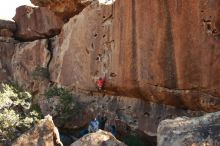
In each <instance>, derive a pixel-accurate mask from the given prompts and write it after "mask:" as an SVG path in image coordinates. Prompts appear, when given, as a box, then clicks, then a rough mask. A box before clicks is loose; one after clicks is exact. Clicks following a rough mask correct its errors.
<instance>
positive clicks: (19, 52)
mask: <svg viewBox="0 0 220 146" xmlns="http://www.w3.org/2000/svg"><path fill="white" fill-rule="evenodd" d="M49 60H50V51H49V50H48V40H46V39H43V40H36V41H33V42H25V43H18V44H17V45H16V48H15V53H14V55H13V58H12V72H13V77H14V80H16V81H18V83H19V84H21V85H23V86H24V87H25V88H28V89H30V90H31V91H32V92H37V91H38V90H39V91H44V90H43V89H42V88H44V87H45V86H46V85H47V84H48V80H47V79H48V78H49V76H48V75H47V72H48V71H47V68H48V64H49ZM35 77H36V78H35ZM41 79H42V80H41ZM44 85H45V86H44Z"/></svg>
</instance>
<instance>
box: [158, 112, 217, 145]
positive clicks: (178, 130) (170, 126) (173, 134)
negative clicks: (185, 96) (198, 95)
mask: <svg viewBox="0 0 220 146" xmlns="http://www.w3.org/2000/svg"><path fill="white" fill-rule="evenodd" d="M219 122H220V112H216V113H210V114H207V115H205V116H202V117H197V118H187V117H183V118H176V119H174V120H164V121H162V122H161V123H160V124H159V127H158V134H157V145H158V146H204V145H205V146H219V145H220V135H219V131H220V126H219Z"/></svg>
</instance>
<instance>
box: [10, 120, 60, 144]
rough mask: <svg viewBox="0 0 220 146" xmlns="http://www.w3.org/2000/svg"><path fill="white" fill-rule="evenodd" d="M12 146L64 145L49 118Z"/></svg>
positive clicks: (23, 135)
mask: <svg viewBox="0 0 220 146" xmlns="http://www.w3.org/2000/svg"><path fill="white" fill-rule="evenodd" d="M12 146H62V143H61V142H60V137H59V133H58V130H57V128H56V126H55V125H54V123H53V120H52V117H51V116H47V117H45V119H43V120H41V121H40V122H39V123H38V124H37V125H36V126H35V127H34V128H32V129H31V130H29V131H27V132H26V133H24V134H22V135H21V136H20V137H19V138H17V139H16V140H15V141H14V143H13V144H12Z"/></svg>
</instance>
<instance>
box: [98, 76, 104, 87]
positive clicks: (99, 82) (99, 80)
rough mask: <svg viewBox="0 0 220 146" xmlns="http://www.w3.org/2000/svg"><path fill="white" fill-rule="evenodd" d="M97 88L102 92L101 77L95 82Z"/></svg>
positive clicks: (102, 80)
mask: <svg viewBox="0 0 220 146" xmlns="http://www.w3.org/2000/svg"><path fill="white" fill-rule="evenodd" d="M96 83H97V87H98V89H99V90H102V89H103V86H104V79H102V78H101V77H100V78H99V79H98V80H97V82H96Z"/></svg>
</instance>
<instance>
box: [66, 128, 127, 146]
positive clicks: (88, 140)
mask: <svg viewBox="0 0 220 146" xmlns="http://www.w3.org/2000/svg"><path fill="white" fill-rule="evenodd" d="M103 145H105V146H126V145H125V144H124V143H122V142H120V141H118V140H117V139H116V138H115V137H114V136H113V135H112V134H111V133H109V132H106V131H102V130H99V131H97V132H96V133H90V134H87V135H85V136H83V137H82V138H80V139H79V140H77V141H76V142H74V143H73V144H71V145H70V146H103Z"/></svg>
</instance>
